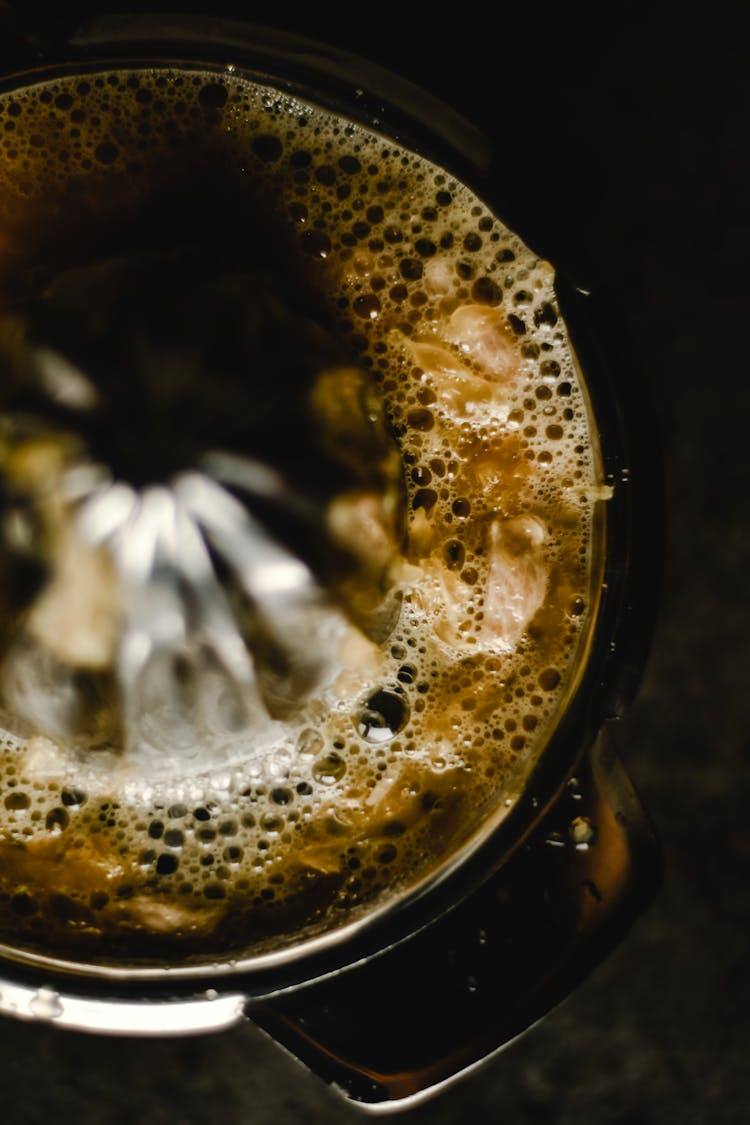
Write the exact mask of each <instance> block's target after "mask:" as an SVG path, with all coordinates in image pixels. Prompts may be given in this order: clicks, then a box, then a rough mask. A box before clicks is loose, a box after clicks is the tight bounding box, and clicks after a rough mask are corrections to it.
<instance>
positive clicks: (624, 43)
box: [0, 0, 750, 1125]
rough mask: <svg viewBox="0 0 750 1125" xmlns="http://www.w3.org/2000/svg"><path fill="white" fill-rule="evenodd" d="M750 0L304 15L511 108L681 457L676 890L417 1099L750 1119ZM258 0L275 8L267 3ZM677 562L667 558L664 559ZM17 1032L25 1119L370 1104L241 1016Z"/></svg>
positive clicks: (660, 818)
mask: <svg viewBox="0 0 750 1125" xmlns="http://www.w3.org/2000/svg"><path fill="white" fill-rule="evenodd" d="M154 6H156V5H154ZM131 7H132V6H131ZM160 7H161V8H162V9H163V8H164V7H165V5H160ZM181 7H182V8H183V9H187V8H189V7H190V5H188V4H183V5H181ZM196 7H198V6H196ZM6 10H7V5H6ZM217 10H218V9H217ZM221 10H222V11H223V12H226V13H231V11H232V6H231V5H223V6H222V7H221ZM742 10H743V6H740V5H737V6H734V5H731V4H723V5H714V6H712V7H711V10H710V15H708V14H705V15H698V16H687V15H686V13H685V11H684V10H680V8H679V7H677V6H674V7H670V9H669V10H667V9H666V8H665V7H661V8H660V7H658V6H656V7H652V9H651V10H650V11H648V12H643V13H641V12H640V11H639V10H638V9H637V8H634V7H633V6H631V5H624V4H621V5H611V6H602V7H601V8H600V9H599V10H598V11H597V14H595V15H592V14H591V13H589V12H587V11H586V10H584V9H581V8H579V7H576V8H574V7H573V6H569V7H565V6H561V7H559V8H558V9H556V15H555V16H554V17H550V16H549V15H548V14H547V13H546V12H545V10H544V9H543V8H540V7H538V6H535V7H532V6H526V7H524V8H520V9H517V10H512V9H511V8H510V6H506V7H503V6H498V5H492V6H491V7H490V6H489V5H488V6H487V13H485V11H484V6H482V7H481V8H480V6H479V5H471V4H468V3H466V2H464V3H462V4H460V5H455V6H453V7H452V8H451V9H450V10H449V11H447V12H445V11H444V10H441V12H440V13H438V12H437V11H434V12H432V11H431V10H429V9H426V8H425V9H424V10H423V11H421V14H420V17H419V19H418V20H417V19H416V18H414V19H412V18H410V17H409V9H408V6H406V5H402V6H401V8H400V9H398V10H396V11H394V10H393V9H392V8H391V9H390V10H389V9H387V8H383V7H382V6H379V5H366V4H364V5H363V4H352V5H350V6H349V7H348V8H347V9H345V10H338V11H337V10H335V9H331V8H328V9H327V10H326V14H322V13H321V12H319V11H313V10H308V11H306V12H303V13H301V14H300V15H298V16H295V17H294V18H293V19H291V18H289V19H288V20H287V22H286V26H287V28H288V29H289V30H294V31H297V32H300V33H305V34H309V35H312V36H315V37H317V38H320V39H324V40H328V41H331V42H333V43H336V44H338V45H341V46H346V47H349V48H353V49H355V50H357V51H359V52H360V53H362V54H366V55H369V56H370V57H371V58H373V59H374V60H376V61H378V62H381V63H385V64H387V65H388V66H390V67H391V68H392V69H394V70H395V71H397V72H400V73H402V74H404V75H406V76H408V77H410V78H412V79H414V80H416V81H418V82H421V83H422V84H423V85H425V86H427V87H428V88H430V89H431V90H432V91H434V92H435V93H437V94H439V95H440V96H442V97H443V98H444V99H446V100H447V101H448V102H450V103H451V104H453V105H454V106H455V107H456V108H457V109H459V110H461V111H462V112H464V113H465V114H466V115H467V116H469V117H470V118H472V119H473V120H474V121H476V122H477V123H478V124H479V125H480V126H481V127H482V128H483V129H484V130H485V132H486V133H487V134H488V135H489V136H490V137H491V139H492V140H493V141H494V142H495V144H496V146H497V148H498V151H499V153H500V154H501V156H502V157H503V160H502V161H501V164H502V166H503V167H504V168H505V173H504V181H505V182H504V188H503V190H504V191H505V192H507V198H508V200H509V208H510V209H511V210H512V211H513V213H514V214H515V215H522V214H523V215H527V216H530V217H531V218H530V221H531V222H532V223H533V226H534V242H535V246H536V248H537V249H539V250H540V251H542V252H543V253H544V254H545V255H547V256H548V257H550V258H551V259H552V260H553V261H554V262H555V263H556V264H562V265H564V266H565V267H567V269H568V270H569V271H570V272H572V273H573V274H574V275H575V277H576V279H579V280H585V281H588V282H589V283H590V285H591V286H592V287H593V288H595V289H598V290H599V292H603V293H604V294H605V295H606V297H607V301H608V303H609V305H610V307H611V308H616V309H617V312H618V321H617V323H618V328H617V330H616V331H615V332H612V333H610V335H609V338H608V341H607V343H608V347H610V348H611V349H613V350H614V352H616V353H617V355H618V356H621V357H627V364H632V365H633V370H635V371H637V372H638V373H639V376H640V378H642V379H643V381H644V383H645V386H646V387H647V390H648V395H649V398H650V401H649V402H644V405H643V408H642V409H643V416H644V423H645V422H646V421H647V420H650V419H652V418H655V419H656V421H657V424H658V429H659V433H660V439H659V440H660V444H661V448H662V450H663V457H664V462H665V477H666V484H665V490H666V500H667V503H666V510H667V538H666V558H665V560H664V586H663V597H662V603H661V612H660V617H659V621H658V625H657V628H656V633H655V637H654V643H653V646H652V652H651V657H650V660H649V663H648V665H647V668H646V671H645V674H644V678H643V681H642V684H641V689H640V692H639V695H638V698H637V701H636V703H635V705H634V706H633V707H632V709H631V712H630V715H629V717H628V720H627V730H626V738H625V744H626V747H627V762H628V768H629V770H630V772H631V775H632V777H633V778H634V780H635V781H636V783H637V785H638V787H639V789H640V792H641V795H642V797H643V800H644V803H645V805H646V806H647V808H648V809H649V811H650V813H651V816H652V818H653V820H654V821H655V822H656V825H657V828H658V830H659V834H660V836H661V840H662V845H663V850H664V855H665V867H666V872H665V880H664V884H663V887H662V890H661V892H660V894H659V897H658V899H657V901H656V903H655V905H654V906H653V907H652V908H651V909H650V911H649V912H648V913H647V914H646V915H645V916H644V917H643V918H642V919H641V920H640V921H639V922H638V923H637V924H636V926H635V927H634V929H633V930H632V932H631V933H630V934H629V936H628V937H627V938H626V940H625V941H624V942H623V943H622V944H621V946H620V947H619V948H618V949H617V951H616V952H615V953H614V954H613V955H612V956H611V957H610V958H609V959H608V960H607V961H606V963H605V964H604V965H603V966H601V967H600V968H599V969H598V970H597V971H596V972H595V973H594V974H593V976H592V977H591V978H590V979H589V980H588V981H587V982H586V983H585V984H584V985H583V986H582V987H581V988H580V989H579V990H578V991H577V992H576V993H575V994H574V995H573V996H572V997H571V998H570V999H568V1000H567V1001H566V1002H565V1003H564V1004H563V1005H562V1006H561V1007H560V1008H559V1009H557V1010H556V1011H555V1012H554V1013H553V1014H551V1015H550V1016H549V1017H548V1018H547V1019H546V1020H544V1021H543V1022H542V1023H541V1024H540V1025H539V1026H538V1027H536V1028H535V1029H533V1030H532V1031H531V1032H530V1033H529V1034H528V1035H527V1036H526V1037H525V1038H524V1039H522V1040H521V1041H520V1042H518V1043H516V1044H515V1045H514V1046H512V1047H511V1048H510V1049H508V1050H507V1051H506V1052H504V1053H502V1054H501V1055H500V1056H498V1057H497V1058H495V1059H494V1060H492V1061H491V1062H489V1063H488V1064H486V1065H485V1066H484V1067H483V1068H482V1069H481V1070H480V1071H478V1072H477V1073H475V1074H473V1075H470V1076H469V1077H468V1078H466V1079H465V1080H464V1081H462V1082H461V1083H460V1084H459V1085H457V1086H456V1087H454V1088H453V1089H452V1090H450V1091H448V1092H447V1093H446V1094H444V1095H443V1096H442V1097H441V1098H439V1099H438V1100H437V1101H434V1102H432V1103H430V1104H429V1105H428V1106H427V1107H425V1108H423V1109H419V1110H415V1111H413V1112H412V1113H410V1114H407V1115H406V1116H405V1117H404V1121H405V1122H415V1123H417V1122H422V1121H427V1120H430V1121H433V1122H435V1123H436V1125H440V1123H442V1122H446V1123H447V1122H454V1121H459V1120H461V1119H464V1118H465V1119H467V1120H479V1119H481V1118H484V1119H488V1120H495V1119H498V1120H499V1119H502V1120H503V1121H506V1122H508V1123H519V1125H537V1123H538V1125H542V1123H544V1125H546V1123H559V1125H573V1123H575V1125H579V1123H580V1122H587V1123H590V1125H648V1123H650V1122H657V1121H658V1122H660V1123H662V1122H680V1123H681V1125H690V1123H693V1122H695V1123H701V1125H702V1123H704V1122H710V1123H712V1125H730V1123H732V1125H734V1123H740V1122H745V1121H747V1120H748V1119H749V1118H750V1076H749V1072H750V1067H749V1066H748V1057H749V1055H750V1052H749V1048H750V1042H749V1040H750V1036H749V1035H748V1025H749V1022H750V1021H749V1020H748V1007H749V1006H750V986H749V984H748V972H747V968H746V961H745V949H746V945H747V932H748V921H749V919H750V908H749V906H748V890H747V887H748V860H749V859H750V834H749V833H748V829H747V811H746V804H747V796H748V777H749V774H750V701H749V700H750V685H749V684H748V666H749V664H750V661H748V635H749V634H750V597H749V596H748V576H750V520H749V519H748V496H749V495H750V344H749V341H748V328H749V326H750V303H749V302H748V295H749V293H748V291H749V289H750V218H749V215H748V210H749V207H750V203H749V201H750V67H748V64H747V59H746V46H745V38H744V35H743V33H742V30H741V28H742V23H741V21H740V19H739V17H738V13H740V12H741V11H742ZM2 11H3V3H2V0H0V14H2ZM234 11H235V12H242V11H243V8H242V7H241V6H239V5H235V6H234ZM244 11H245V12H246V14H247V16H248V18H251V19H255V20H256V21H257V22H260V23H262V22H272V19H271V15H270V14H269V13H266V12H265V11H264V12H259V11H258V9H257V8H255V7H252V6H250V5H247V6H246V7H245V8H244ZM595 11H596V10H595ZM24 12H25V13H26V18H27V20H29V19H31V18H32V17H31V15H29V13H30V9H29V8H28V7H26V8H24ZM33 18H34V19H35V18H37V17H36V15H34V16H33ZM39 18H40V19H41V17H39ZM57 18H58V19H59V18H61V15H60V10H59V9H58V11H57ZM0 26H2V24H1V23H0ZM7 42H9V40H6V43H7ZM1 52H2V43H1V42H0V54H1ZM521 233H526V232H525V231H524V230H522V232H521ZM626 366H627V365H626ZM647 432H648V430H647V428H646V427H645V425H644V433H647ZM644 440H645V439H644ZM659 487H660V485H659V482H658V481H656V480H655V481H654V489H658V488H659ZM659 566H660V564H659V560H658V558H655V559H654V581H657V574H658V571H659ZM366 1018H367V1016H366V1013H365V1012H363V1013H362V1019H366ZM0 1058H1V1059H2V1062H0V1117H1V1118H2V1120H3V1122H4V1123H6V1125H20V1123H21V1122H31V1123H34V1125H36V1123H37V1122H39V1123H41V1122H46V1121H49V1120H51V1119H52V1118H53V1117H55V1116H58V1115H60V1114H64V1115H65V1118H66V1119H68V1120H77V1121H78V1122H81V1123H88V1122H112V1123H119V1122H123V1123H124V1122H128V1123H131V1122H135V1121H137V1122H139V1123H143V1125H162V1123H164V1125H183V1123H184V1125H188V1123H189V1125H193V1123H197V1122H203V1121H210V1122H214V1121H216V1122H219V1121H221V1122H223V1123H225V1125H234V1123H235V1122H236V1123H239V1122H248V1123H252V1125H265V1123H271V1122H273V1123H279V1125H296V1123H298V1122H300V1123H301V1122H318V1121H320V1122H323V1121H325V1122H331V1123H335V1125H339V1123H342V1125H343V1123H351V1122H356V1121H357V1120H359V1119H360V1118H359V1114H358V1113H357V1112H356V1110H355V1109H353V1108H351V1107H350V1106H348V1105H345V1104H343V1103H341V1102H340V1101H339V1100H338V1099H337V1097H336V1095H335V1094H334V1093H333V1092H332V1091H330V1090H328V1089H327V1088H326V1087H324V1086H323V1085H322V1084H321V1083H319V1082H318V1080H316V1079H314V1078H313V1077H311V1076H309V1075H308V1074H307V1073H306V1072H305V1071H303V1070H302V1069H301V1068H300V1067H299V1066H298V1065H297V1064H296V1063H295V1062H294V1061H293V1060H291V1059H289V1058H287V1057H286V1056H285V1055H283V1054H282V1053H281V1052H279V1051H278V1050H277V1049H276V1048H275V1047H274V1046H273V1045H272V1044H271V1043H270V1042H268V1041H266V1040H265V1039H264V1038H263V1037H262V1036H261V1034H260V1033H259V1032H257V1031H256V1030H254V1029H253V1028H252V1027H250V1026H249V1025H248V1026H245V1027H241V1028H238V1029H236V1030H234V1031H231V1032H229V1033H226V1034H223V1035H221V1036H220V1037H216V1038H214V1037H203V1038H201V1037H199V1038H195V1039H186V1040H178V1041H157V1042H139V1041H133V1040H105V1039H96V1038H93V1037H88V1036H82V1035H76V1034H73V1033H60V1032H57V1031H55V1030H54V1029H48V1028H45V1027H40V1026H32V1025H26V1024H13V1023H10V1022H7V1021H6V1022H3V1023H1V1024H0Z"/></svg>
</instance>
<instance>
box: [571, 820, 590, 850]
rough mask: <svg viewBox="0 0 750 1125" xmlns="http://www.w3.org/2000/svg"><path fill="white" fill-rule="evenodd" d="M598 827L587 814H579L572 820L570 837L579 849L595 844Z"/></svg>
mask: <svg viewBox="0 0 750 1125" xmlns="http://www.w3.org/2000/svg"><path fill="white" fill-rule="evenodd" d="M595 836H596V829H595V828H594V825H593V824H592V823H591V821H590V820H589V818H588V817H587V816H577V817H576V818H575V820H572V821H571V822H570V838H571V840H572V841H573V843H574V844H575V846H576V848H577V849H578V850H579V851H586V849H587V848H588V847H589V846H590V845H591V844H593V842H594V837H595Z"/></svg>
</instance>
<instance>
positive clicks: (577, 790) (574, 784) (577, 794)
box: [568, 777, 583, 801]
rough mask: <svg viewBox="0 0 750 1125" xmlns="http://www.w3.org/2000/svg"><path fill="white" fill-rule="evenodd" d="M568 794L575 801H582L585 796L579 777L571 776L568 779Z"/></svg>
mask: <svg viewBox="0 0 750 1125" xmlns="http://www.w3.org/2000/svg"><path fill="white" fill-rule="evenodd" d="M568 796H569V797H571V798H572V799H573V800H574V801H580V800H581V798H582V796H583V794H582V793H581V783H580V781H579V780H578V778H577V777H571V778H570V779H569V780H568Z"/></svg>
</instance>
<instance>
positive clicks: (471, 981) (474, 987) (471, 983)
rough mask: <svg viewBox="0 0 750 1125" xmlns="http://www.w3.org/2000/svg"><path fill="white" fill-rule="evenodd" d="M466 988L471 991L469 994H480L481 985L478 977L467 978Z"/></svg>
mask: <svg viewBox="0 0 750 1125" xmlns="http://www.w3.org/2000/svg"><path fill="white" fill-rule="evenodd" d="M466 987H467V989H468V990H469V992H478V991H479V984H478V983H477V978H476V977H467V978H466Z"/></svg>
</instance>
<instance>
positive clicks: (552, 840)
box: [544, 832, 565, 848]
mask: <svg viewBox="0 0 750 1125" xmlns="http://www.w3.org/2000/svg"><path fill="white" fill-rule="evenodd" d="M544 842H545V844H549V846H550V847H551V848H564V847H565V837H564V836H563V834H562V832H550V834H549V836H547V838H546V840H545V841H544Z"/></svg>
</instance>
